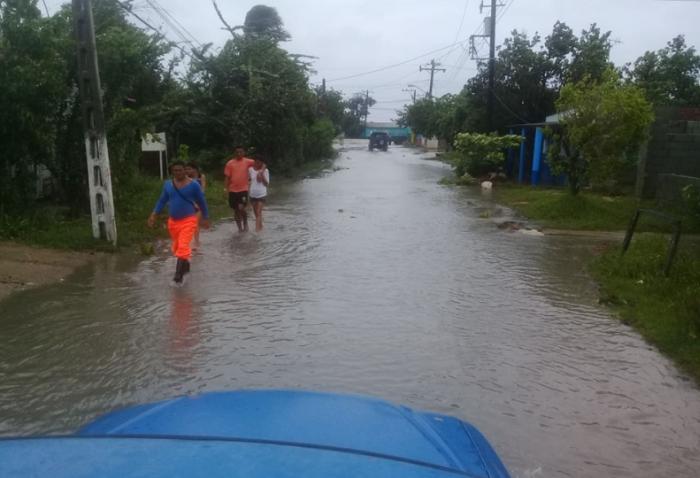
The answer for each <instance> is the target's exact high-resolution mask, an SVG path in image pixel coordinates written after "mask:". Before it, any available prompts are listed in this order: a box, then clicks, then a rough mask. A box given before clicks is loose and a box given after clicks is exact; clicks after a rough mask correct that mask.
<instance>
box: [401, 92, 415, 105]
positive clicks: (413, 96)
mask: <svg viewBox="0 0 700 478" xmlns="http://www.w3.org/2000/svg"><path fill="white" fill-rule="evenodd" d="M401 91H405V92H407V93H411V98H412V99H413V104H414V105H415V104H416V91H417V90H416V89H415V88H404V89H403V90H401Z"/></svg>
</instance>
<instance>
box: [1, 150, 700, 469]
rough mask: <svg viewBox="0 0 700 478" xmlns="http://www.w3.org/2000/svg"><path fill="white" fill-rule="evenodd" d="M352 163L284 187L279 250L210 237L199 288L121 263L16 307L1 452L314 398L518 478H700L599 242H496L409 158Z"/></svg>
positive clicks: (166, 263)
mask: <svg viewBox="0 0 700 478" xmlns="http://www.w3.org/2000/svg"><path fill="white" fill-rule="evenodd" d="M336 166H337V167H338V168H337V170H336V171H333V172H328V173H327V174H324V175H321V176H320V177H318V178H309V179H306V180H303V181H300V182H296V183H289V184H285V185H281V186H280V185H278V186H277V187H275V188H274V189H273V191H272V195H271V198H270V202H269V207H268V211H267V217H266V220H267V230H266V231H265V232H264V233H263V234H259V235H257V234H254V233H249V234H247V235H239V234H237V233H234V232H233V229H234V227H233V225H232V224H231V222H224V223H222V224H219V225H218V226H217V227H216V228H215V229H214V230H213V231H212V232H208V233H204V234H203V236H202V242H203V244H202V248H201V250H200V252H199V253H198V255H197V256H196V257H195V260H194V262H193V272H192V274H191V277H190V280H189V282H188V283H187V284H186V286H185V287H183V288H172V287H170V286H169V284H168V279H169V278H170V276H171V274H172V271H173V267H174V265H173V262H172V259H169V258H167V256H166V255H164V254H162V255H159V256H157V257H154V258H152V259H149V260H146V261H144V262H138V261H137V260H136V259H128V258H124V257H118V258H106V259H105V260H104V261H103V262H100V263H98V264H96V265H94V266H90V267H89V268H86V269H84V270H81V271H80V272H79V273H77V274H76V275H75V276H73V277H72V278H71V279H70V280H69V281H67V282H65V283H62V284H59V285H56V286H52V287H47V288H42V289H38V290H34V291H28V292H26V293H22V294H20V295H16V296H13V297H12V298H10V299H9V300H8V301H5V302H2V303H0V310H1V317H0V434H4V435H9V434H23V435H28V434H39V433H59V432H68V431H72V430H74V429H75V428H76V427H78V426H80V425H81V424H83V423H85V422H86V421H88V420H90V419H91V418H93V417H94V416H95V415H97V414H99V413H103V412H105V411H108V410H111V409H113V408H115V407H119V406H123V405H128V404H133V403H136V402H141V401H151V400H158V399H163V398H166V397H171V396H173V395H178V394H194V393H197V392H202V391H205V390H221V389H235V388H250V387H255V388H302V389H315V390H327V391H338V392H352V393H360V394H371V395H375V396H379V397H383V398H386V399H389V400H392V401H398V402H402V403H405V404H407V405H410V406H413V407H417V408H422V409H430V410H435V411H440V412H447V413H449V414H453V415H457V416H459V417H461V418H463V419H467V420H469V421H471V422H472V423H474V424H475V425H476V426H478V427H479V428H480V429H481V430H482V431H483V432H484V433H485V434H486V435H487V437H489V439H490V440H491V441H492V443H493V444H494V446H495V447H496V449H497V450H498V452H499V453H500V455H501V456H502V457H503V459H504V461H505V462H506V465H507V466H508V468H509V469H510V471H511V472H512V474H513V475H514V476H517V477H537V476H543V477H549V476H577V477H608V476H609V477H638V476H659V477H662V476H663V477H671V476H673V477H681V476H687V477H691V476H698V470H700V391H699V390H698V388H697V387H695V386H694V385H693V384H692V383H690V382H689V381H687V380H686V379H684V377H682V376H681V375H680V374H679V373H678V371H677V370H676V369H675V368H674V367H673V366H672V365H671V364H670V363H669V362H668V361H667V360H666V359H664V358H663V357H662V356H660V355H659V354H658V353H657V352H656V351H655V350H653V349H652V348H651V347H649V346H648V345H646V344H645V343H644V342H643V341H642V340H641V339H640V338H639V337H638V336H637V334H636V333H634V332H633V331H632V330H630V329H629V328H628V327H626V326H624V325H622V324H620V323H619V322H616V321H615V320H612V319H611V318H610V316H609V315H608V314H607V313H606V311H605V310H603V309H601V308H600V307H599V306H598V305H597V304H596V294H595V288H594V287H593V285H592V284H591V283H590V281H589V280H588V279H587V278H586V275H585V274H584V272H583V261H584V259H585V257H586V256H587V255H588V254H589V253H590V245H586V244H585V243H584V241H583V240H582V239H580V238H552V237H534V236H527V235H524V234H519V233H510V232H506V231H500V230H498V229H497V228H496V227H495V226H494V222H493V220H492V219H483V218H480V217H479V216H480V212H481V207H482V206H483V205H484V199H483V198H481V197H480V195H479V193H478V192H475V191H465V190H459V189H451V188H448V187H444V186H440V185H439V184H438V183H437V182H438V180H439V179H440V178H441V177H442V176H444V175H445V174H446V173H447V170H446V168H445V167H444V166H443V165H441V164H440V163H436V162H434V161H426V160H425V159H422V158H421V157H420V156H419V155H416V154H414V153H413V152H412V151H411V150H406V149H402V148H398V147H394V148H393V149H391V150H390V151H389V152H388V153H382V152H374V153H370V152H368V151H366V150H365V145H364V143H352V142H346V150H345V151H344V152H343V153H342V155H341V158H340V159H339V160H338V161H337V163H336ZM273 180H274V171H273Z"/></svg>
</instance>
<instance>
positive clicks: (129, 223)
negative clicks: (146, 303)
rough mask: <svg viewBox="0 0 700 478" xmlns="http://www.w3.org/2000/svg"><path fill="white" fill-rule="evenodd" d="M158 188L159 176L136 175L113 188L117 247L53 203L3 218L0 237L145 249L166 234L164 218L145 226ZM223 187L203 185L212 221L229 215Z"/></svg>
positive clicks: (35, 242) (56, 244) (48, 243)
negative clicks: (157, 224)
mask: <svg viewBox="0 0 700 478" xmlns="http://www.w3.org/2000/svg"><path fill="white" fill-rule="evenodd" d="M162 187H163V183H162V182H161V181H160V179H157V178H149V177H137V178H134V179H133V180H132V181H130V183H129V184H127V185H124V186H122V187H118V188H115V190H116V194H115V204H116V205H117V232H118V244H119V245H118V247H117V248H114V247H112V246H111V245H110V244H108V243H106V242H104V241H98V240H95V239H94V238H93V237H92V225H91V218H90V216H89V215H87V214H85V215H82V216H79V217H70V216H69V215H68V213H67V211H66V210H65V208H61V207H57V206H53V205H44V206H43V207H39V208H36V209H35V210H33V211H31V212H29V213H27V214H26V215H24V216H22V217H20V218H4V219H3V223H2V227H1V228H0V239H5V240H12V241H16V242H20V243H24V244H30V245H36V246H43V247H50V248H54V249H70V250H92V251H104V252H115V251H117V250H130V249H131V250H140V251H141V252H149V251H150V250H151V249H152V247H151V245H152V243H153V241H154V240H155V239H157V238H161V237H167V230H166V229H165V227H164V224H165V221H164V220H161V221H160V224H159V226H158V227H155V228H153V229H151V228H149V227H148V226H147V225H146V219H147V218H148V215H149V214H150V213H151V211H152V210H153V206H154V205H155V203H156V200H157V199H158V197H159V195H160V192H161V189H162ZM223 187H224V186H223V182H221V181H210V182H209V185H208V188H207V192H206V197H207V203H208V205H209V210H210V217H211V219H212V220H214V221H215V220H218V219H221V218H222V217H226V216H228V214H229V209H228V204H227V202H226V197H225V194H224V192H223Z"/></svg>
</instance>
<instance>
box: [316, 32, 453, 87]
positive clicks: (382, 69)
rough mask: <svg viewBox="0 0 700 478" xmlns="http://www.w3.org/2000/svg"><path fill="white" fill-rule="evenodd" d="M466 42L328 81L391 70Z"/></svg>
mask: <svg viewBox="0 0 700 478" xmlns="http://www.w3.org/2000/svg"><path fill="white" fill-rule="evenodd" d="M465 42H466V40H464V41H460V42H457V43H452V44H450V45H447V46H444V47H442V48H437V49H435V50H432V51H429V52H426V53H423V54H422V55H418V56H415V57H413V58H409V59H408V60H404V61H401V62H399V63H394V64H392V65H387V66H383V67H381V68H377V69H374V70H370V71H365V72H363V73H357V74H355V75H348V76H343V77H340V78H332V79H330V80H327V81H329V82H331V81H341V80H350V79H352V78H359V77H360V76H366V75H371V74H373V73H379V72H380V71H385V70H390V69H392V68H397V67H399V66H402V65H405V64H406V63H411V62H412V61H416V60H420V59H421V58H424V57H426V56H429V55H432V54H433V53H437V52H440V51H443V50H447V49H448V48H452V47H453V46H455V45H457V44H460V43H465Z"/></svg>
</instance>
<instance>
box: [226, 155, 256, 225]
mask: <svg viewBox="0 0 700 478" xmlns="http://www.w3.org/2000/svg"><path fill="white" fill-rule="evenodd" d="M254 163H255V161H253V160H252V159H250V158H246V157H245V148H243V146H236V149H235V156H234V158H233V159H230V160H229V161H228V162H227V163H226V167H225V168H224V176H226V178H225V179H224V186H225V188H226V191H227V192H228V205H229V206H230V207H231V209H233V218H234V219H235V220H236V226H238V231H239V232H245V231H247V230H248V213H247V212H246V207H248V187H249V177H248V168H250V167H251V166H253V164H254Z"/></svg>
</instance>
